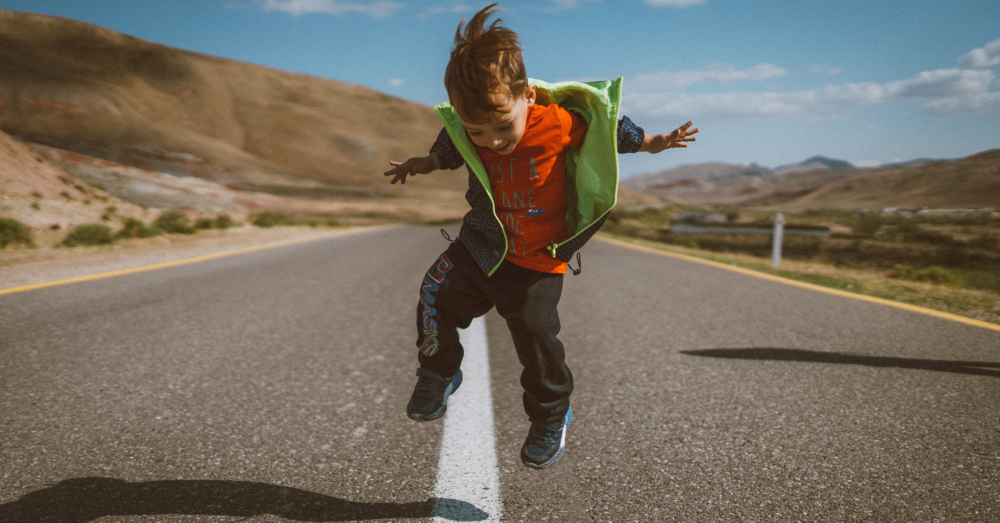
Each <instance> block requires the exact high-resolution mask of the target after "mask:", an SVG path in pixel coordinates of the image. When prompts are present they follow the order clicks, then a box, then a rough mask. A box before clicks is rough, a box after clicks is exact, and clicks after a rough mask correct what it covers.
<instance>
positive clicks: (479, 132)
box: [466, 129, 483, 136]
mask: <svg viewBox="0 0 1000 523" xmlns="http://www.w3.org/2000/svg"><path fill="white" fill-rule="evenodd" d="M466 132H467V133H469V136H479V135H481V134H483V132H482V131H469V130H468V129H466Z"/></svg>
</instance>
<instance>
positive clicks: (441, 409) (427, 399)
mask: <svg viewBox="0 0 1000 523" xmlns="http://www.w3.org/2000/svg"><path fill="white" fill-rule="evenodd" d="M417 376H419V377H418V378H417V386H416V387H414V389H413V395H411V396H410V403H409V404H408V405H407V406H406V415H407V416H409V417H410V419H412V420H414V421H431V420H436V419H438V418H440V417H441V416H444V413H445V411H447V410H448V396H451V394H452V393H453V392H455V391H456V390H458V386H459V385H461V384H462V371H458V372H456V373H455V375H454V376H452V377H450V378H445V377H443V376H441V375H440V374H437V373H434V372H431V371H429V370H427V369H424V368H419V369H417Z"/></svg>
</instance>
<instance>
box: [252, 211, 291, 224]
mask: <svg viewBox="0 0 1000 523" xmlns="http://www.w3.org/2000/svg"><path fill="white" fill-rule="evenodd" d="M290 222H291V220H290V219H289V218H288V215H286V214H284V213H280V212H277V211H264V212H262V213H260V214H258V215H257V216H256V217H255V218H254V220H253V224H254V225H256V226H257V227H264V228H270V227H274V226H277V225H288V224H289V223H290Z"/></svg>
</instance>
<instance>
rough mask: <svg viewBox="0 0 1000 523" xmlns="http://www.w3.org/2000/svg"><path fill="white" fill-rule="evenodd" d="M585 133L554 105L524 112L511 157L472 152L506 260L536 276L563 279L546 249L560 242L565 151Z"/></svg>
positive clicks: (579, 121)
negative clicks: (502, 235) (482, 172)
mask: <svg viewBox="0 0 1000 523" xmlns="http://www.w3.org/2000/svg"><path fill="white" fill-rule="evenodd" d="M586 133H587V122H586V120H584V119H583V117H582V116H580V115H578V114H576V113H571V112H569V111H567V110H566V109H563V108H562V107H559V106H558V105H555V104H552V105H547V106H540V105H533V106H530V107H528V119H527V123H526V124H525V129H524V136H523V137H522V138H521V141H520V142H518V144H517V147H515V148H514V150H513V151H512V152H511V153H510V154H504V155H501V154H497V153H495V152H493V151H491V150H490V149H487V148H485V147H479V146H476V152H477V153H479V158H480V159H482V161H483V166H484V167H485V168H486V174H487V175H488V176H489V177H490V189H491V190H492V191H493V201H494V202H495V203H496V211H497V216H498V217H500V221H501V222H503V227H504V231H505V232H506V233H507V255H506V257H505V258H506V259H507V260H508V261H510V262H511V263H514V264H516V265H519V266H521V267H524V268H526V269H531V270H535V271H539V272H548V273H557V274H565V273H566V262H564V261H562V260H560V259H559V258H553V257H552V254H551V253H550V252H549V251H548V249H546V247H548V246H549V245H551V244H552V243H553V242H556V243H559V242H562V241H565V240H566V239H567V238H568V236H569V233H568V232H567V230H566V206H567V203H566V152H565V150H566V147H569V146H573V147H579V146H580V144H582V143H583V137H584V135H585V134H586Z"/></svg>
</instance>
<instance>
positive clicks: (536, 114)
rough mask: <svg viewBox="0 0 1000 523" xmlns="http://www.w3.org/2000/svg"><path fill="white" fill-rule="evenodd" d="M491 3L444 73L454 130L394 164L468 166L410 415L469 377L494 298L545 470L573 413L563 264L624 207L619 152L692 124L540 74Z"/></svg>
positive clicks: (524, 450) (683, 132)
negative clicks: (644, 124)
mask: <svg viewBox="0 0 1000 523" xmlns="http://www.w3.org/2000/svg"><path fill="white" fill-rule="evenodd" d="M496 6H497V4H490V5H488V6H486V7H484V8H483V9H482V10H480V11H479V12H478V13H476V15H475V16H473V17H472V20H471V21H469V23H468V24H467V25H466V26H465V31H464V34H463V31H462V24H463V23H465V20H462V21H461V22H460V23H459V24H458V30H457V31H456V34H455V48H454V50H452V52H451V60H450V61H449V62H448V67H447V69H446V70H445V76H444V84H445V88H446V89H447V91H448V100H449V102H448V103H444V104H441V105H439V106H438V107H437V113H438V115H439V116H440V118H441V120H442V121H443V122H444V129H443V130H442V131H441V133H440V134H439V135H438V138H437V141H436V142H435V143H434V145H433V147H431V150H430V154H429V155H427V156H424V157H419V158H410V159H409V160H407V161H405V162H390V164H391V165H393V166H394V167H393V168H392V169H390V170H388V171H386V172H385V175H386V176H392V177H393V178H392V183H396V182H400V183H406V178H407V176H415V175H417V174H427V173H431V172H433V171H435V170H438V169H457V168H459V167H461V166H462V165H463V164H465V165H466V166H467V168H468V170H469V189H468V192H466V196H465V198H466V200H468V202H469V204H470V205H471V206H472V209H471V210H470V211H469V212H468V213H467V214H466V215H465V218H464V219H463V223H462V228H461V231H460V233H459V236H458V241H455V242H454V243H452V244H451V246H449V247H448V249H447V250H445V252H444V253H443V254H441V256H440V257H439V258H438V260H437V261H436V262H435V263H434V265H433V266H431V268H430V270H429V271H428V272H427V275H426V276H425V277H424V280H423V283H422V288H421V295H420V302H419V304H418V305H417V347H418V349H419V352H418V354H417V360H418V362H419V368H418V369H417V376H418V378H417V384H416V387H415V388H414V391H413V394H412V396H411V397H410V402H409V404H408V405H407V407H406V414H407V415H408V416H409V417H410V418H412V419H414V420H417V421H430V420H435V419H438V418H440V417H441V416H443V415H444V413H445V411H446V410H447V408H448V396H449V395H451V394H452V393H454V392H455V391H456V390H457V389H458V387H459V386H460V385H461V383H462V371H461V368H460V367H461V363H462V357H463V354H464V353H463V349H462V344H461V343H459V338H458V331H457V329H458V328H463V329H464V328H467V327H468V326H469V324H470V323H471V322H472V320H473V319H474V318H476V317H479V316H482V315H484V314H486V313H487V312H488V311H489V310H490V309H492V308H493V307H496V309H497V312H498V313H499V314H500V316H502V317H503V318H504V319H505V320H506V321H507V327H508V328H509V329H510V333H511V336H512V338H513V341H514V346H515V348H516V349H517V356H518V359H519V360H520V362H521V364H522V365H523V366H524V369H523V371H522V373H521V386H522V387H523V388H524V394H523V400H524V410H525V412H527V414H528V418H529V420H530V421H531V428H530V430H529V431H528V436H527V438H526V439H525V441H524V445H523V446H522V447H521V462H522V463H524V464H525V465H527V466H528V467H532V468H539V469H541V468H547V467H550V466H552V465H554V464H555V463H556V462H557V461H559V458H561V457H562V454H563V449H564V448H565V445H566V431H567V430H568V429H569V425H570V421H571V420H572V418H573V411H572V409H571V408H570V404H569V396H570V393H571V392H572V391H573V375H572V374H571V373H570V370H569V368H568V367H567V366H566V362H565V352H564V350H563V345H562V342H560V341H559V339H558V338H557V337H556V335H557V334H558V333H559V314H558V311H557V310H556V307H557V305H558V303H559V298H560V295H561V294H562V286H563V276H564V275H565V273H566V267H567V262H569V261H570V260H571V258H572V256H573V254H574V253H575V252H576V251H577V250H579V249H580V247H582V246H583V244H584V243H586V242H587V240H589V239H590V238H591V237H592V236H593V235H594V233H596V232H597V230H598V229H600V227H601V225H603V224H604V221H605V220H606V219H607V217H608V213H609V212H610V211H611V208H612V207H614V205H615V200H616V198H617V188H618V158H617V156H616V153H634V152H639V151H645V152H649V153H653V154H655V153H658V152H660V151H663V150H666V149H671V148H675V147H687V144H686V143H685V142H693V141H695V137H694V136H692V135H694V134H695V133H697V132H698V129H697V128H696V129H693V130H690V131H689V130H688V129H689V128H690V127H691V124H692V122H688V123H686V124H684V125H683V126H681V127H680V128H678V129H677V130H675V131H673V132H672V133H667V134H657V135H649V134H646V133H645V132H644V131H643V130H642V128H640V127H637V126H636V125H635V124H633V123H632V122H631V120H629V119H628V118H627V117H623V118H622V119H621V120H619V119H618V106H619V101H620V98H621V79H620V78H619V79H618V80H615V81H605V82H595V83H580V82H563V83H557V84H549V83H545V82H542V81H538V80H531V79H529V78H528V77H527V74H526V73H525V70H524V63H523V62H522V61H521V47H520V42H519V41H518V36H517V33H515V32H514V31H512V30H510V29H508V28H506V27H502V26H500V25H499V23H500V22H501V20H499V19H497V20H496V21H494V22H493V23H492V24H491V25H490V26H489V27H488V28H487V27H486V25H485V24H486V20H487V19H488V18H489V17H490V16H491V15H492V14H494V13H495V12H496V11H498V10H499V9H496Z"/></svg>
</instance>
